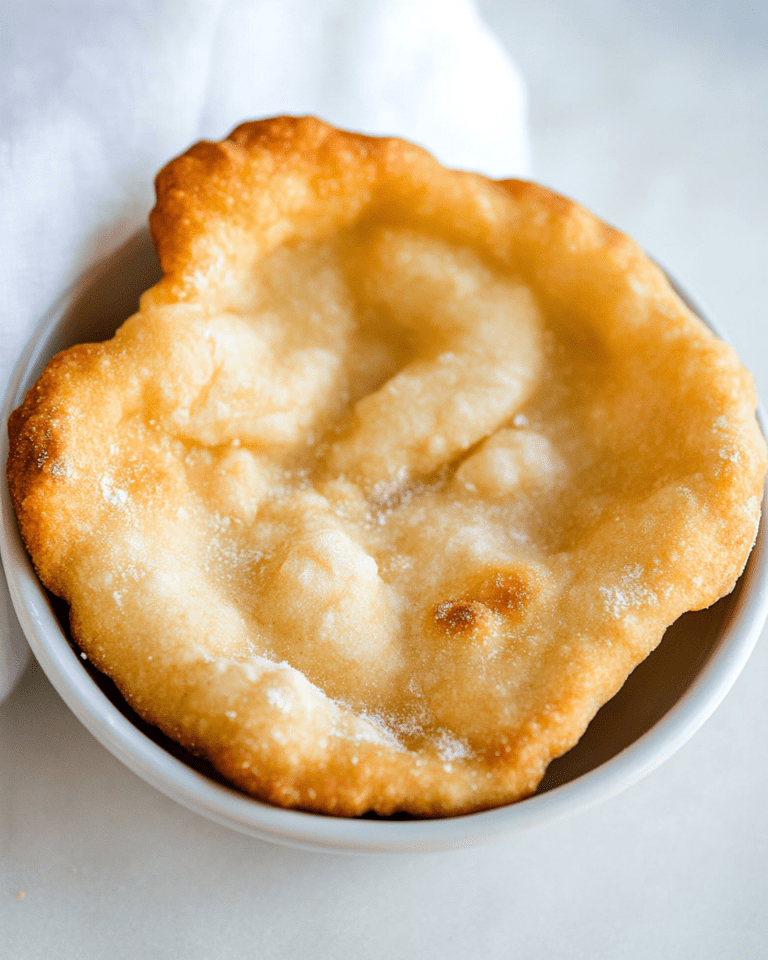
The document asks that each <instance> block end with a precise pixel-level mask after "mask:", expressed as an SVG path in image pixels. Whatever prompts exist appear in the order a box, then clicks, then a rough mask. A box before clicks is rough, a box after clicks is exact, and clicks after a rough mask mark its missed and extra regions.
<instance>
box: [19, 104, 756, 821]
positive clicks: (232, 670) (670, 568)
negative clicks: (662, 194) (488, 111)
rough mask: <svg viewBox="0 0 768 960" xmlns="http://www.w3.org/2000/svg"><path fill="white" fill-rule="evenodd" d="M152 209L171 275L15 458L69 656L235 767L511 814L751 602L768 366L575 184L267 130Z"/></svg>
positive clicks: (66, 375) (252, 783)
mask: <svg viewBox="0 0 768 960" xmlns="http://www.w3.org/2000/svg"><path fill="white" fill-rule="evenodd" d="M150 227H151V232H152V236H153V240H154V242H155V245H156V248H157V251H158V254H159V257H160V261H161V265H162V268H163V274H164V276H163V279H162V280H161V281H160V282H159V283H158V284H157V285H156V286H154V287H153V288H152V289H150V290H148V291H147V292H146V293H145V294H144V296H143V297H142V300H141V308H140V310H139V312H138V313H137V314H135V315H134V316H133V317H131V318H130V319H129V320H127V321H126V322H125V324H123V326H122V327H121V328H120V329H119V330H118V331H117V333H116V334H115V336H114V338H113V339H112V340H110V341H108V342H106V343H103V344H88V345H83V346H78V347H74V348H73V349H71V350H67V351H65V352H64V353H62V354H59V355H58V356H57V357H55V358H54V359H53V360H52V361H51V362H50V363H49V365H48V366H47V368H46V370H45V372H44V373H43V375H42V377H41V378H40V380H39V381H38V383H37V384H36V385H35V386H34V387H33V389H32V390H30V392H29V393H28V395H27V397H26V399H25V401H24V403H23V405H22V406H21V407H20V408H19V409H18V410H17V411H16V412H15V413H14V414H13V416H12V418H11V421H10V425H9V430H10V436H11V454H10V458H9V461H8V478H9V483H10V489H11V493H12V498H13V502H14V506H15V509H16V512H17V515H18V518H19V523H20V526H21V531H22V534H23V537H24V540H25V542H26V544H27V547H28V549H29V552H30V554H31V556H32V558H33V560H34V563H35V566H36V568H37V571H38V573H39V575H40V578H41V579H42V581H43V583H44V584H45V585H46V586H47V587H48V588H49V589H50V590H52V591H53V592H54V593H55V594H57V595H59V596H61V597H63V598H64V599H65V600H66V601H67V603H68V604H69V605H70V610H71V624H72V631H73V634H74V636H75V638H76V639H77V642H78V643H79V644H80V646H81V647H82V650H83V651H84V653H85V654H86V655H87V657H88V658H89V659H90V660H91V661H93V663H94V664H95V665H96V666H97V667H98V668H99V669H100V670H103V671H104V672H105V673H107V674H108V675H109V676H110V677H111V678H112V679H113V680H114V681H115V683H116V684H117V686H118V687H119V689H120V690H121V692H122V693H123V695H124V696H125V698H126V700H127V701H128V702H129V703H130V705H131V706H132V707H133V708H134V709H135V710H136V711H137V712H138V713H139V714H140V715H141V716H142V717H143V718H145V719H146V720H148V721H149V722H151V723H153V724H156V725H157V726H158V727H159V728H161V729H162V730H163V731H164V732H165V733H166V734H167V735H169V736H170V737H172V738H174V739H175V740H177V741H178V742H179V743H181V744H182V745H183V746H184V747H186V748H187V749H188V750H190V751H192V752H193V753H195V754H198V755H201V756H204V757H206V758H208V759H209V760H210V761H211V762H212V763H213V764H214V765H215V766H216V768H217V769H218V770H219V771H220V772H221V773H222V774H223V775H224V776H225V777H227V778H228V779H229V780H230V781H231V782H232V783H233V784H235V785H236V786H237V787H239V788H240V789H242V790H244V791H246V792H248V793H250V794H252V795H253V796H255V797H258V798H261V799H264V800H267V801H270V802H272V803H276V804H281V805H284V806H287V807H298V808H302V809H305V810H314V811H320V812H324V813H329V814H337V815H358V814H362V813H365V812H368V811H374V812H376V813H379V814H383V815H386V814H392V813H395V812H399V811H405V812H408V813H411V814H414V815H416V816H425V817H428V816H446V815H452V814H459V813H465V812H469V811H474V810H480V809H484V808H488V807H491V806H494V805H499V804H504V803H508V802H511V801H514V800H518V799H520V798H522V797H525V796H527V795H529V794H531V793H532V792H533V791H535V789H536V786H537V784H538V783H539V781H540V779H541V777H542V775H543V774H544V771H545V769H546V767H547V764H548V763H549V762H550V761H551V760H552V759H553V758H554V757H557V756H559V755H560V754H562V753H563V752H564V751H566V750H568V749H569V748H570V747H572V746H573V745H574V744H575V743H576V742H577V740H578V739H579V737H580V736H581V734H582V733H583V732H584V730H585V729H586V727H587V725H588V723H589V721H590V720H591V718H592V717H593V715H594V714H595V712H596V711H597V710H598V709H599V707H600V706H601V705H602V704H604V703H605V702H606V701H607V700H608V699H609V698H610V697H612V696H613V694H614V693H615V692H616V691H617V690H618V689H619V688H620V687H621V685H622V684H623V682H624V681H625V679H626V678H627V676H628V675H629V673H630V672H631V671H632V670H633V668H634V667H635V666H636V665H637V664H638V663H640V661H642V660H643V659H644V658H645V657H646V656H647V655H648V654H649V653H650V652H651V651H652V650H653V649H654V647H655V646H656V645H657V643H658V642H659V640H660V639H661V637H662V635H663V633H664V631H665V629H666V627H667V626H668V625H669V624H671V623H672V622H673V621H674V620H675V619H677V618H678V617H679V616H680V615H681V614H682V613H684V612H685V611H687V610H696V609H700V608H702V607H706V606H708V605H709V604H711V603H713V602H714V601H715V600H717V599H718V598H719V597H721V596H722V595H724V594H725V593H727V592H728V591H730V590H731V589H732V587H733V585H734V583H735V581H736V579H737V577H738V576H739V574H740V572H741V570H742V568H743V566H744V564H745V562H746V559H747V557H748V554H749V551H750V549H751V546H752V543H753V541H754V538H755V534H756V529H757V524H758V520H759V514H760V498H761V493H762V488H763V483H764V478H765V466H766V454H765V445H764V442H763V438H762V436H761V434H760V431H759V429H758V426H757V423H756V420H755V404H756V399H755V392H754V388H753V384H752V380H751V378H750V376H749V374H748V373H747V371H746V370H745V369H744V367H743V366H742V365H741V364H740V363H739V361H738V359H737V357H736V355H735V354H734V352H733V350H732V349H731V348H730V347H729V346H727V345H726V344H724V343H722V342H721V341H720V340H718V339H717V338H716V337H715V336H713V334H712V333H710V332H709V331H708V330H707V329H706V328H705V327H704V325H703V324H702V323H701V322H700V321H699V320H698V319H697V318H696V317H695V316H694V315H693V314H692V313H691V312H690V310H688V309H687V307H686V306H685V305H684V304H683V303H682V302H681V300H680V299H679V298H678V296H677V295H676V294H675V293H674V292H673V290H672V289H671V288H670V285H669V283H668V282H667V280H666V278H665V276H664V275H663V273H662V271H661V270H660V269H659V268H658V267H657V266H656V265H655V264H654V263H653V262H652V261H651V260H649V259H648V257H647V256H645V255H644V254H643V252H642V251H641V250H640V249H639V248H638V246H637V245H636V244H635V243H634V242H633V241H632V240H630V239H629V238H628V237H626V236H625V235H623V234H621V233H619V232H618V231H616V230H614V229H611V228H610V227H608V226H606V225H605V224H604V223H602V222H601V221H600V220H598V219H597V218H596V217H595V216H593V215H592V214H591V213H589V212H588V211H586V210H585V209H583V208H582V207H580V206H579V205H578V204H576V203H572V202H571V201H569V200H566V199H564V198H563V197H560V196H557V195H556V194H554V193H551V192H550V191H548V190H545V189H543V188H542V187H539V186H536V185H534V184H531V183H525V182H520V181H512V180H510V181H501V182H497V181H492V180H488V179H486V178H484V177H482V176H479V175H476V174H471V173H464V172H456V171H451V170H446V169H444V168H443V167H441V166H440V165H439V164H438V163H437V161H436V160H434V159H433V158H432V157H431V156H429V155H428V154H427V153H426V152H424V151H423V150H421V149H419V148H418V147H415V146H413V145H411V144H408V143H405V142H403V141H401V140H396V139H375V138H370V137H364V136H360V135H357V134H352V133H346V132H343V131H339V130H336V129H334V128H332V127H330V126H328V125H326V124H324V123H322V122H320V121H319V120H316V119H312V118H303V119H295V118H288V117H282V118H277V119H273V120H266V121H261V122H256V123H247V124H244V125H243V126H241V127H238V128H237V129H236V130H235V131H234V132H233V133H232V134H231V136H230V137H229V138H228V139H226V140H224V141H223V142H222V143H199V144H197V145H195V146H194V147H192V148H191V149H190V150H188V151H187V152H186V153H185V154H184V155H183V156H181V157H179V158H178V159H176V160H174V161H172V162H171V163H170V164H169V165H168V166H167V167H166V168H165V169H164V170H162V171H161V173H160V174H159V176H158V178H157V205H156V207H155V209H154V210H153V211H152V214H151V217H150Z"/></svg>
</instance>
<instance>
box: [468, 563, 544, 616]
mask: <svg viewBox="0 0 768 960" xmlns="http://www.w3.org/2000/svg"><path fill="white" fill-rule="evenodd" d="M473 594H474V596H475V597H476V598H477V599H478V600H479V601H480V602H481V603H483V604H485V605H486V606H487V607H490V608H491V609H492V610H497V611H498V612H499V613H507V612H514V613H518V612H522V611H523V610H524V609H525V608H526V607H527V606H528V605H529V604H530V603H531V601H532V600H533V598H534V596H535V591H534V589H533V583H532V582H531V578H530V577H529V576H526V575H525V574H524V573H523V572H522V571H521V570H497V571H495V572H494V573H492V574H491V575H490V576H486V577H484V578H483V579H482V580H481V581H480V582H479V583H478V585H477V587H476V588H475V590H474V591H473Z"/></svg>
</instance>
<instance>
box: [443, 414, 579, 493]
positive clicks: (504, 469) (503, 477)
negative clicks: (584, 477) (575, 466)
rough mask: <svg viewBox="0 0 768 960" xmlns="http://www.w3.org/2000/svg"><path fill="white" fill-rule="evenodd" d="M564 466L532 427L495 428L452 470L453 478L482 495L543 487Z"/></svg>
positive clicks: (548, 444) (552, 479)
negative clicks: (492, 432) (477, 448)
mask: <svg viewBox="0 0 768 960" xmlns="http://www.w3.org/2000/svg"><path fill="white" fill-rule="evenodd" d="M564 469H565V467H564V464H563V461H562V459H561V457H560V455H559V454H558V453H557V451H556V450H555V448H554V447H553V446H552V444H551V443H550V442H549V440H547V438H546V437H544V436H542V435H541V434H540V433H535V432H534V431H532V430H508V429H503V430H499V431H498V432H497V433H495V434H494V435H493V436H492V437H489V438H488V439H487V440H486V441H485V442H484V443H483V444H482V445H481V446H480V449H479V450H477V451H476V452H475V453H473V454H472V456H471V457H467V459H466V460H465V461H464V463H462V464H461V466H460V467H459V469H458V470H457V471H456V480H457V481H458V482H459V483H460V484H462V485H463V486H464V487H466V488H467V489H468V490H472V491H473V492H475V491H476V492H477V493H479V494H480V495H481V496H486V497H503V496H507V495H508V494H512V493H514V492H515V491H516V490H519V489H522V488H531V487H547V486H549V485H550V484H551V483H552V482H553V481H555V480H556V479H557V477H558V475H560V474H562V472H563V471H564Z"/></svg>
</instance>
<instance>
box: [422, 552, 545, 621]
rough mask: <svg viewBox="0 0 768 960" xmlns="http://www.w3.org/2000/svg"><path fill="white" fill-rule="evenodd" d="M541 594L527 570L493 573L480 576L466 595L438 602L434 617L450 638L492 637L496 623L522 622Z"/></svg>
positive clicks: (516, 569)
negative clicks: (512, 620)
mask: <svg viewBox="0 0 768 960" xmlns="http://www.w3.org/2000/svg"><path fill="white" fill-rule="evenodd" d="M537 593H538V590H537V583H536V578H535V576H534V575H533V574H532V572H530V571H529V570H528V569H527V568H513V569H509V570H492V571H489V572H486V573H485V574H483V575H482V576H481V577H479V578H478V579H477V580H476V581H475V585H474V587H472V588H471V589H470V590H469V591H467V594H466V595H465V596H463V597H458V598H451V599H449V600H443V601H442V602H441V603H438V604H437V605H436V606H435V607H434V609H433V611H432V617H433V619H434V622H435V624H436V625H437V626H438V628H439V629H440V630H441V631H442V632H443V633H447V634H449V635H450V636H454V637H459V636H468V635H471V636H473V637H479V636H490V635H491V634H492V633H493V630H494V624H497V625H498V624H499V623H500V622H501V621H503V620H507V621H509V620H510V619H511V618H513V619H519V617H520V616H521V615H522V614H524V613H525V612H526V610H527V608H528V607H529V605H530V604H531V603H532V602H533V600H534V599H535V597H536V594H537ZM498 618H501V621H500V620H499V619H498Z"/></svg>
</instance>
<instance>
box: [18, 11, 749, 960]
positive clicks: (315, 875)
mask: <svg viewBox="0 0 768 960" xmlns="http://www.w3.org/2000/svg"><path fill="white" fill-rule="evenodd" d="M480 6H481V9H482V11H483V13H484V15H485V16H486V18H487V20H488V22H489V23H490V24H491V25H492V26H493V27H494V28H495V29H496V30H497V31H498V34H499V36H500V37H501V39H502V40H503V41H504V42H505V43H506V44H507V45H508V47H509V49H510V50H511V52H512V54H513V55H514V57H515V58H516V60H517V62H518V63H519V65H520V66H521V68H522V70H523V72H524V74H525V75H526V77H527V79H528V82H529V86H530V94H531V124H532V130H533V141H534V150H535V153H534V169H535V171H536V175H537V179H539V180H540V181H542V182H544V183H546V184H547V185H550V186H553V187H555V188H556V189H558V190H560V191H562V192H564V193H567V194H569V195H571V196H573V197H575V198H577V199H579V200H581V201H582V202H584V203H585V204H587V205H588V206H590V207H592V208H593V209H594V210H595V211H596V212H597V213H599V214H600V215H601V216H603V217H604V218H605V219H607V220H608V221H610V222H612V223H614V224H615V225H617V226H620V227H621V228H622V229H624V230H626V231H627V232H629V233H631V234H633V235H634V236H635V237H636V238H637V239H638V240H639V241H640V242H641V243H642V244H643V245H644V246H645V247H646V249H647V250H648V251H649V252H651V253H652V254H653V255H654V256H655V257H656V258H657V259H659V260H660V261H661V262H662V263H663V264H664V265H665V266H666V267H667V268H668V269H669V270H670V271H671V272H672V273H673V274H674V275H675V276H676V277H677V278H678V279H679V281H680V282H681V283H682V284H683V285H684V287H685V288H686V289H688V290H689V291H690V292H691V293H692V294H693V295H694V297H695V298H696V299H697V300H698V301H699V302H700V304H701V305H702V306H704V307H705V309H706V310H707V311H708V312H709V313H710V314H711V315H712V316H713V317H714V318H715V319H716V320H717V321H719V322H720V323H721V324H722V325H723V326H724V327H725V328H726V330H727V331H728V332H729V334H730V337H731V339H732V341H733V343H734V344H735V346H736V347H737V349H738V350H739V351H740V353H741V354H742V356H743V357H744V358H745V360H746V361H747V363H748V365H749V366H750V367H751V369H752V371H753V373H754V375H755V378H756V380H757V383H758V387H759V389H760V391H761V393H762V395H763V396H764V397H765V396H768V353H767V352H766V338H767V333H766V331H767V330H768V326H767V325H766V322H765V311H766V306H765V304H766V299H765V278H766V276H768V233H767V232H766V224H767V223H768V191H767V190H766V185H767V184H768V177H767V176H766V156H767V155H768V149H767V148H768V143H766V139H767V138H768V7H767V6H757V5H752V7H751V8H750V4H748V3H746V2H744V3H735V4H734V3H731V4H715V3H706V2H700V3H693V2H686V0H677V2H674V3H664V2H662V0H618V2H610V0H589V2H579V3H577V4H573V3H570V2H567V0H540V2H538V3H537V4H530V3H525V2H523V0H520V2H504V0H482V2H481V4H480ZM767 676H768V642H766V639H765V638H763V639H762V640H761V641H760V642H759V643H758V646H757V649H756V651H755V653H754V655H753V657H752V659H751V660H750V662H749V664H748V666H747V669H746V670H745V672H744V673H743V674H742V676H741V678H740V679H739V681H738V682H737V684H736V686H735V687H734V689H733V690H732V692H731V693H730V695H729V696H728V698H727V699H726V701H725V702H724V704H723V705H722V706H721V707H720V708H719V710H718V711H717V712H716V713H715V715H714V717H713V718H712V719H711V720H710V721H709V722H708V723H707V724H706V726H705V727H704V728H703V729H702V730H701V731H700V732H699V733H698V734H697V735H696V736H695V737H694V738H693V740H691V741H690V742H689V743H688V744H687V745H686V746H685V747H684V748H683V749H682V750H681V751H679V752H678V753H677V754H676V755H675V756H674V757H673V758H672V759H671V760H669V761H668V762H667V763H666V764H665V765H664V766H663V767H661V768H660V769H659V770H657V771H656V772H655V773H654V774H652V775H651V776H650V777H648V778H647V779H646V780H644V781H642V782H641V783H639V784H636V785H635V786H634V787H632V788H631V789H629V790H627V791H626V792H625V793H623V794H621V795H620V796H619V797H616V798H614V799H612V800H611V801H608V802H606V803H604V804H602V805H601V806H599V807H596V808H593V809H591V810H589V811H587V812H585V813H581V814H579V815H575V816H572V817H571V818H570V819H567V820H564V821H560V822H558V823H555V824H552V825H549V826H544V827H539V828H537V829H535V830H533V831H530V832H528V833H526V834H522V835H518V836H515V837H512V838H510V839H508V840H506V841H499V842H495V843H494V844H493V845H492V846H487V847H481V848H478V849H473V850H463V851H458V852H450V853H440V854H413V855H394V856H364V857H343V856H333V855H325V854H310V853H303V852H300V851H297V850H293V849H289V848H285V847H280V846H275V845H271V844H266V843H260V842H258V841H256V840H251V839H249V838H247V837H243V836H240V835H239V834H236V833H233V832H230V831H228V830H226V829H224V828H221V827H218V826H216V825H214V824H212V823H210V822H208V821H206V820H204V819H202V818H201V817H199V816H197V815H195V814H192V813H190V812H188V811H187V810H185V809H183V808H181V807H179V806H177V805H176V804H175V803H173V802H172V801H170V800H167V799H166V798H165V797H163V796H162V795H160V794H159V793H157V792H156V791H155V790H153V789H152V788H150V787H149V786H147V785H146V784H145V783H144V782H143V781H141V780H139V779H138V778H137V777H136V776H134V775H133V774H132V773H130V772H129V771H128V770H127V769H125V768H124V767H123V766H121V764H120V763H119V762H118V761H117V760H115V759H114V758H113V757H112V756H111V755H110V754H109V753H107V751H106V750H104V749H103V748H102V747H101V746H100V745H99V744H98V743H97V742H96V741H95V740H94V739H93V738H92V737H91V736H90V734H88V733H87V732H86V731H85V729H84V728H83V727H82V726H81V725H80V723H79V722H78V721H77V720H76V719H75V718H74V717H73V715H72V714H71V713H70V712H69V710H68V709H67V708H66V707H65V706H64V704H63V702H62V701H61V700H60V698H59V697H58V695H57V694H56V693H55V692H54V690H53V689H52V687H51V686H50V684H49V683H48V681H47V680H46V678H45V677H44V675H43V674H42V672H41V671H40V669H39V668H38V667H36V666H35V665H33V666H32V667H31V668H30V669H29V670H28V671H27V674H26V675H25V677H24V678H23V680H22V682H21V684H20V686H19V687H18V688H17V690H16V691H15V693H14V694H13V695H12V696H11V698H10V699H9V700H8V701H7V702H6V703H5V704H4V705H2V706H0V956H2V957H6V956H7V957H14V958H16V957H19V958H25V960H36V958H45V960H50V958H52V957H55V958H57V960H68V958H75V957H76V958H78V960H89V958H104V957H109V958H114V960H119V958H131V960H136V958H144V957H147V958H149V957H151V958H155V957H163V958H164V957H173V958H175V957H185V958H201V960H202V958H205V960H217V958H229V957H233V958H235V957H237V958H240V957H251V956H254V957H259V958H264V960H267V958H300V957H305V956H306V957H310V956H311V957H316V958H340V960H344V958H355V960H358V958H364V960H368V958H371V960H374V958H391V957H424V958H432V957H434V958H438V957H439V958H446V960H450V958H454V957H455V958H459V957H461V958H468V957H471V958H474V957H483V958H485V957H487V958H496V957H499V958H501V957H505V958H506V957H524V958H526V960H529V958H548V960H551V958H559V957H563V958H565V957H567V958H569V960H578V958H589V960H594V958H601V957H610V958H638V960H640V958H642V960H649V958H653V960H662V958H675V960H681V958H696V960H707V958H712V960H715V958H717V960H722V958H739V960H746V958H765V957H768V909H766V908H768V827H766V818H765V809H766V806H765V797H766V795H768V746H766V745H767V744H768V696H766V677H767Z"/></svg>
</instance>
